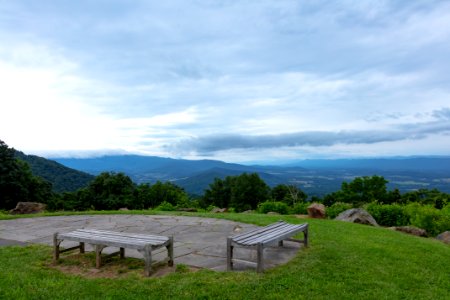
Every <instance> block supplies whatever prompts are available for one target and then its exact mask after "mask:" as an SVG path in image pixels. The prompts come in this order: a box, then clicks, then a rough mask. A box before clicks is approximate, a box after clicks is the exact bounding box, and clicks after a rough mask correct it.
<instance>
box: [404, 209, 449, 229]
mask: <svg viewBox="0 0 450 300" xmlns="http://www.w3.org/2000/svg"><path fill="white" fill-rule="evenodd" d="M406 211H407V214H408V215H409V219H410V223H411V225H413V226H416V227H419V228H422V229H425V230H426V231H427V233H428V235H430V236H436V235H438V234H439V233H442V232H444V231H447V230H450V216H449V214H448V208H447V207H444V209H443V211H441V210H439V209H436V208H434V207H432V206H426V205H420V204H418V203H411V204H408V205H407V206H406Z"/></svg>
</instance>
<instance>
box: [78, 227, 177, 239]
mask: <svg viewBox="0 0 450 300" xmlns="http://www.w3.org/2000/svg"><path fill="white" fill-rule="evenodd" d="M76 231H77V232H86V233H92V234H95V233H99V234H102V235H111V236H126V237H130V238H131V237H134V238H144V239H146V238H149V237H152V238H153V239H155V240H158V239H160V240H168V239H169V238H168V237H166V236H162V235H151V234H138V233H126V232H113V231H106V230H93V229H78V230H76Z"/></svg>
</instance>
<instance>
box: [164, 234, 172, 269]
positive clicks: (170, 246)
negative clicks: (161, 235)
mask: <svg viewBox="0 0 450 300" xmlns="http://www.w3.org/2000/svg"><path fill="white" fill-rule="evenodd" d="M166 248H167V256H168V257H169V262H168V265H169V267H172V266H173V236H171V237H169V245H167V246H166Z"/></svg>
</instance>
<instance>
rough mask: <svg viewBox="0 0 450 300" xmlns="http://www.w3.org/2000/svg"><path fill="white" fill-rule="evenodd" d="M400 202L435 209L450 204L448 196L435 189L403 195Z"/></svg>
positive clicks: (420, 190)
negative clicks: (430, 206) (428, 206)
mask: <svg viewBox="0 0 450 300" xmlns="http://www.w3.org/2000/svg"><path fill="white" fill-rule="evenodd" d="M401 202H402V203H404V204H406V203H419V204H422V205H433V206H434V207H435V208H437V209H441V208H443V207H444V206H445V205H447V204H449V203H450V195H449V194H446V193H443V192H441V191H439V190H437V189H432V190H428V189H419V190H417V191H412V192H407V193H404V194H403V195H402V196H401Z"/></svg>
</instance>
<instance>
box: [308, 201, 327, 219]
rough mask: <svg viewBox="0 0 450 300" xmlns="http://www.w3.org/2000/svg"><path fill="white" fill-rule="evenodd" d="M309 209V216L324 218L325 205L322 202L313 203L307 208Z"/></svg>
mask: <svg viewBox="0 0 450 300" xmlns="http://www.w3.org/2000/svg"><path fill="white" fill-rule="evenodd" d="M306 210H307V211H308V216H309V217H310V218H314V219H324V218H325V205H323V204H320V203H313V204H311V205H310V206H308V208H307V209H306Z"/></svg>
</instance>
